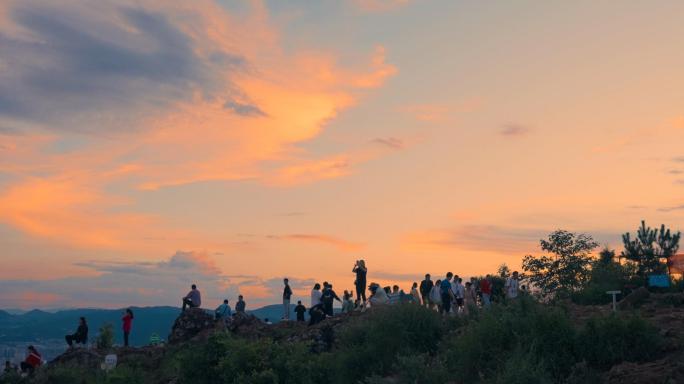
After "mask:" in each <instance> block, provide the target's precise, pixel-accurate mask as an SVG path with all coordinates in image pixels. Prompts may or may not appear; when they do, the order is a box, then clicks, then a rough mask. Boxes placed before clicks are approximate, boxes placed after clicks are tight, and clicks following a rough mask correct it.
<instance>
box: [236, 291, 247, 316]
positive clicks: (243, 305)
mask: <svg viewBox="0 0 684 384" xmlns="http://www.w3.org/2000/svg"><path fill="white" fill-rule="evenodd" d="M246 307H247V303H245V298H244V297H242V295H239V296H238V302H237V303H235V312H239V313H245V308H246Z"/></svg>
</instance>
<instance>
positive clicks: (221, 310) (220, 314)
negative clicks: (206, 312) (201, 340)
mask: <svg viewBox="0 0 684 384" xmlns="http://www.w3.org/2000/svg"><path fill="white" fill-rule="evenodd" d="M230 314H231V313H230V305H228V299H225V300H223V304H221V305H219V306H218V307H217V308H216V310H214V316H215V317H216V320H221V321H222V322H223V324H224V325H225V323H226V320H228V318H229V317H230Z"/></svg>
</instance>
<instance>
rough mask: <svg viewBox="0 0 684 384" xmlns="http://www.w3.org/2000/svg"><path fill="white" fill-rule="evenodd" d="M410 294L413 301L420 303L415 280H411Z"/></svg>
mask: <svg viewBox="0 0 684 384" xmlns="http://www.w3.org/2000/svg"><path fill="white" fill-rule="evenodd" d="M411 296H412V297H413V300H412V301H413V302H414V303H418V305H420V304H421V301H420V299H421V298H420V293H419V292H418V283H416V282H415V281H414V282H413V285H412V286H411Z"/></svg>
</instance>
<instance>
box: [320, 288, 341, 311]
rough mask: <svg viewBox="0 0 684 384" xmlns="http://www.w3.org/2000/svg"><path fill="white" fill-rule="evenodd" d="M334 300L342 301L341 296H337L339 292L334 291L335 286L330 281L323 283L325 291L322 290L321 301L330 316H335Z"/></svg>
mask: <svg viewBox="0 0 684 384" xmlns="http://www.w3.org/2000/svg"><path fill="white" fill-rule="evenodd" d="M333 300H337V301H340V302H341V301H342V300H340V298H339V296H337V293H335V291H333V286H332V284H328V282H327V281H326V282H324V283H323V292H321V303H323V310H324V312H325V314H326V315H328V316H333Z"/></svg>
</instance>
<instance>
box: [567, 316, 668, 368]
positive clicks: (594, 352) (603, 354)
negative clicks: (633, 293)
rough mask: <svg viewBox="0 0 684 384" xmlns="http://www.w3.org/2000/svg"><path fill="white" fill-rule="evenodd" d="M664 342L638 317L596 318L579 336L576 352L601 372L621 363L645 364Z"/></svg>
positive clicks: (650, 326) (586, 325)
mask: <svg viewBox="0 0 684 384" xmlns="http://www.w3.org/2000/svg"><path fill="white" fill-rule="evenodd" d="M661 343H662V339H661V337H660V335H659V334H658V331H657V329H656V328H655V327H653V326H652V325H651V324H649V323H648V322H647V321H646V320H644V319H642V318H638V317H629V318H626V319H625V318H620V317H619V316H618V315H610V316H606V317H595V318H591V319H589V320H588V321H587V323H586V324H585V325H584V327H582V328H581V330H580V331H579V334H578V335H577V344H576V348H577V349H576V350H577V354H578V356H580V357H581V358H582V360H586V361H587V363H588V364H589V365H590V366H592V367H594V368H598V369H607V368H610V366H612V365H613V364H617V363H620V362H622V361H645V360H648V359H652V358H654V357H655V355H656V353H657V352H658V350H659V348H660V346H661Z"/></svg>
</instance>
